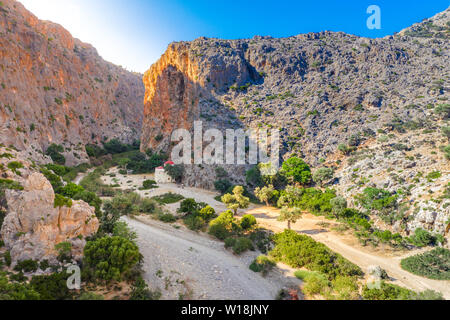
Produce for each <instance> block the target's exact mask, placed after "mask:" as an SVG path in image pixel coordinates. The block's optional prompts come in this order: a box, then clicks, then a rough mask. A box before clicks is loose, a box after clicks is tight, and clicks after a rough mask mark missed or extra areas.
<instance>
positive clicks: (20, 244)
mask: <svg viewBox="0 0 450 320" xmlns="http://www.w3.org/2000/svg"><path fill="white" fill-rule="evenodd" d="M0 154H1V155H4V154H10V155H12V157H11V158H10V159H7V158H2V159H0V160H1V161H0V162H1V164H2V168H3V169H1V170H0V172H1V173H2V179H4V180H3V181H2V182H3V186H4V185H5V181H14V183H15V184H16V186H21V187H20V188H16V187H14V188H9V187H7V188H6V190H4V195H3V196H2V197H4V199H2V201H1V202H2V204H1V205H0V210H3V211H4V212H5V213H6V215H5V218H4V220H3V224H2V226H1V231H0V235H1V239H2V240H3V241H4V243H5V246H6V248H7V249H8V250H9V251H10V253H11V258H12V262H13V266H14V265H15V264H16V263H17V262H18V261H23V260H28V259H31V260H38V261H42V260H48V261H49V262H55V260H56V258H57V256H58V252H57V250H56V249H55V246H56V245H57V244H59V243H61V242H69V243H70V244H71V245H72V255H73V257H74V259H76V260H80V259H81V258H82V254H83V248H84V245H85V244H86V241H85V238H86V237H89V236H91V235H93V234H95V233H96V232H97V230H98V227H99V221H98V219H97V218H96V216H95V209H94V208H93V207H91V206H89V205H88V204H87V203H85V202H84V201H81V200H80V201H73V204H72V206H71V207H70V208H69V207H67V206H64V207H57V208H55V206H54V199H55V193H54V191H53V188H52V185H51V184H50V182H49V181H48V180H47V179H46V178H45V177H44V176H43V175H42V174H41V173H39V172H36V171H35V169H33V168H32V167H33V166H32V165H31V164H30V163H29V162H27V161H24V160H22V159H20V158H19V157H18V155H19V154H18V153H17V152H15V151H13V150H6V149H4V148H0ZM11 162H20V163H22V164H23V168H21V169H17V170H16V172H14V171H12V170H9V169H6V168H8V163H11ZM3 200H4V201H3Z"/></svg>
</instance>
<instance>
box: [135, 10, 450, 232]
mask: <svg viewBox="0 0 450 320" xmlns="http://www.w3.org/2000/svg"><path fill="white" fill-rule="evenodd" d="M449 13H450V9H447V10H446V11H445V12H443V13H440V14H438V15H436V16H435V17H433V18H430V19H427V20H425V21H423V22H422V23H419V24H416V25H414V26H412V27H411V28H408V29H406V30H404V31H402V32H400V33H399V34H397V35H394V36H388V37H385V38H380V39H368V38H361V37H357V36H354V35H348V34H344V33H339V32H320V33H309V34H302V35H298V36H294V37H289V38H282V39H275V38H272V37H260V36H258V37H254V38H253V39H248V40H220V39H207V38H200V39H197V40H195V41H192V42H177V43H172V44H171V45H170V46H169V48H168V49H167V51H166V53H164V54H163V56H162V57H161V58H160V60H159V61H158V62H157V63H155V64H154V65H153V66H152V67H151V69H150V70H149V71H147V72H146V74H145V75H144V83H145V87H146V95H145V107H144V124H143V131H142V142H143V143H142V145H141V148H142V150H146V149H153V150H158V149H164V150H167V149H170V134H171V132H172V130H173V129H174V128H180V127H182V128H187V129H192V125H193V121H194V120H202V121H203V122H204V127H215V128H219V129H223V128H228V127H230V128H237V127H245V128H267V129H271V128H276V129H279V130H280V135H281V139H282V150H281V155H282V156H283V157H284V158H287V157H289V156H290V155H294V154H296V155H298V156H301V157H303V158H304V159H305V160H306V161H307V162H308V163H310V164H311V165H312V166H313V167H315V168H319V167H321V166H328V167H332V168H334V169H335V172H336V176H337V180H336V181H335V183H336V189H338V191H339V192H340V193H341V194H343V195H345V196H346V197H348V198H349V199H351V198H352V197H353V196H354V195H356V194H358V193H359V192H361V190H363V189H364V188H366V187H368V186H378V187H382V188H388V189H389V190H390V191H395V192H397V191H398V192H399V193H401V192H402V190H404V192H403V193H402V196H401V200H402V201H404V202H408V201H409V202H410V204H409V205H408V206H406V207H405V209H404V210H403V211H402V217H401V218H399V219H398V220H402V219H403V220H405V221H403V222H404V223H403V224H402V225H403V226H405V225H406V224H409V226H410V227H411V228H412V229H414V228H415V227H417V226H425V227H427V229H435V230H436V231H439V232H442V230H443V228H444V225H445V220H447V219H448V217H449V216H450V212H449V205H448V199H447V200H444V201H442V200H438V199H440V198H442V197H444V198H445V195H446V194H447V198H448V189H446V187H447V184H448V181H449V173H450V172H449V171H450V170H449V169H450V167H449V162H448V160H447V159H446V157H445V156H444V152H443V148H444V147H445V146H447V145H448V139H447V138H446V137H445V136H444V135H442V132H441V131H442V128H443V127H444V126H448V118H449V111H448V110H449V101H448V99H449V97H450V95H449V88H450V86H449V76H450V65H449V61H450V57H449V55H450V51H449V44H450V43H449V40H448V39H449V34H450V19H449ZM191 169H192V170H188V171H187V177H186V180H187V183H188V184H192V185H196V186H206V185H208V183H207V181H210V182H211V181H214V179H215V178H216V177H215V174H214V170H211V169H210V168H208V167H207V166H202V167H201V166H195V167H193V168H191ZM437 172H439V174H438V173H437ZM234 173H235V172H232V173H231V174H232V175H233V174H234ZM433 173H434V178H433V177H431V176H433ZM430 174H432V175H431V176H428V175H430ZM239 175H241V172H239V174H237V175H235V177H237V176H239ZM427 176H428V178H427ZM241 177H242V175H241ZM209 186H210V187H211V183H209ZM408 215H409V218H406V217H408ZM394 222H395V221H390V223H391V224H394ZM382 223H384V221H381V220H380V224H382Z"/></svg>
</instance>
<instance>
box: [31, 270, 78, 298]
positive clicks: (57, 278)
mask: <svg viewBox="0 0 450 320" xmlns="http://www.w3.org/2000/svg"><path fill="white" fill-rule="evenodd" d="M68 278H69V274H68V273H66V272H64V271H63V272H60V273H53V274H51V275H41V276H33V278H32V279H31V281H30V285H31V287H32V288H33V289H34V290H35V291H36V292H38V293H39V295H40V298H41V300H68V299H71V298H72V294H71V292H70V290H69V289H68V288H67V279H68Z"/></svg>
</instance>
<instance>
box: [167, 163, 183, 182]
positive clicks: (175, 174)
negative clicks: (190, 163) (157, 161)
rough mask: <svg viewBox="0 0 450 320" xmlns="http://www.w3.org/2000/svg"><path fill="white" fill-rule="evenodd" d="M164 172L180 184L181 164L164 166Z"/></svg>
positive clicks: (181, 175)
mask: <svg viewBox="0 0 450 320" xmlns="http://www.w3.org/2000/svg"><path fill="white" fill-rule="evenodd" d="M164 170H165V171H166V172H167V174H168V175H169V176H170V177H171V178H172V179H173V180H174V181H175V182H176V183H180V182H181V181H182V180H183V174H184V167H183V165H181V164H177V165H166V166H165V167H164Z"/></svg>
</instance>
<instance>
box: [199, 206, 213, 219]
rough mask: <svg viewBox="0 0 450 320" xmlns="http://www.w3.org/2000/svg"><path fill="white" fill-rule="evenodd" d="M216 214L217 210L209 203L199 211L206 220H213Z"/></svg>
mask: <svg viewBox="0 0 450 320" xmlns="http://www.w3.org/2000/svg"><path fill="white" fill-rule="evenodd" d="M215 215H216V211H215V210H214V208H213V207H211V206H209V205H208V206H206V207H204V208H203V209H201V210H200V211H199V216H200V217H201V218H202V219H203V220H205V221H209V220H211V219H212V218H214V216H215Z"/></svg>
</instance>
